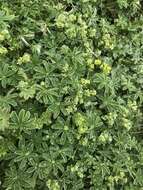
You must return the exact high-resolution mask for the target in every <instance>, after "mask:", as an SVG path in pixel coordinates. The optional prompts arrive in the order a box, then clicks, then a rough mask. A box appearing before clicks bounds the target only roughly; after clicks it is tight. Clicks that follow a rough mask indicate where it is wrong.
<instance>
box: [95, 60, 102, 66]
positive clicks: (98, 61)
mask: <svg viewBox="0 0 143 190" xmlns="http://www.w3.org/2000/svg"><path fill="white" fill-rule="evenodd" d="M94 64H95V65H97V66H98V65H101V64H102V61H101V60H100V59H96V60H95V61H94Z"/></svg>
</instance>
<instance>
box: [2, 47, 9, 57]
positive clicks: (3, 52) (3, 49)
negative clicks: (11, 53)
mask: <svg viewBox="0 0 143 190" xmlns="http://www.w3.org/2000/svg"><path fill="white" fill-rule="evenodd" d="M7 52H8V50H7V49H6V48H5V47H0V55H5V54H7Z"/></svg>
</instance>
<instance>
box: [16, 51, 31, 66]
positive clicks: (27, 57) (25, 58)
mask: <svg viewBox="0 0 143 190" xmlns="http://www.w3.org/2000/svg"><path fill="white" fill-rule="evenodd" d="M30 61H31V56H30V54H28V53H25V54H24V55H23V56H22V57H20V58H19V59H18V62H17V64H19V65H21V64H22V63H29V62H30Z"/></svg>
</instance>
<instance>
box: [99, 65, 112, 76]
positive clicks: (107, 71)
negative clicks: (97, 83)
mask: <svg viewBox="0 0 143 190" xmlns="http://www.w3.org/2000/svg"><path fill="white" fill-rule="evenodd" d="M100 68H101V69H102V70H103V73H105V74H109V73H110V72H111V70H112V68H111V66H110V65H108V64H106V63H102V65H101V66H100Z"/></svg>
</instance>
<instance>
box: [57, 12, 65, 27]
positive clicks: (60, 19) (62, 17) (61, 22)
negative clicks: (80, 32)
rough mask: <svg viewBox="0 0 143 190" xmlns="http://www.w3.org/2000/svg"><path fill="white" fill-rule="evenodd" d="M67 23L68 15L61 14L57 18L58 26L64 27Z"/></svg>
mask: <svg viewBox="0 0 143 190" xmlns="http://www.w3.org/2000/svg"><path fill="white" fill-rule="evenodd" d="M65 23H66V15H65V14H60V15H59V16H58V18H57V19H56V25H57V27H58V28H64V26H65Z"/></svg>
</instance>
